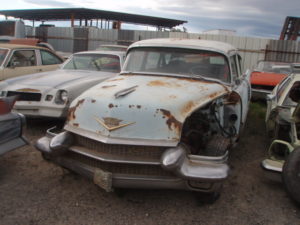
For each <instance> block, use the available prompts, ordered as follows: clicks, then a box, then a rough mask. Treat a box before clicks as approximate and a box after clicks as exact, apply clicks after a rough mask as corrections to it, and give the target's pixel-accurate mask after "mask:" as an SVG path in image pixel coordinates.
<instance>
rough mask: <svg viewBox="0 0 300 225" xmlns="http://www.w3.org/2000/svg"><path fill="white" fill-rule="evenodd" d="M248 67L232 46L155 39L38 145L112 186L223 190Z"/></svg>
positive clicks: (132, 51)
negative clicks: (61, 129)
mask: <svg viewBox="0 0 300 225" xmlns="http://www.w3.org/2000/svg"><path fill="white" fill-rule="evenodd" d="M249 77H250V73H246V74H243V73H242V70H241V57H240V55H239V53H238V51H237V49H236V48H234V47H233V46H232V45H229V44H226V43H222V42H215V41H207V40H198V39H195V40H192V39H168V38H166V39H149V40H144V41H139V42H136V43H135V44H133V45H131V46H130V47H129V48H128V51H127V56H126V62H125V64H124V66H123V69H122V71H121V73H120V74H119V75H118V76H116V77H114V78H111V79H108V80H105V81H104V82H102V83H100V84H98V85H96V86H94V87H92V88H90V89H88V90H87V91H85V92H83V93H82V94H81V95H80V96H78V97H77V98H76V99H75V100H74V101H73V102H72V104H71V106H70V109H69V114H68V118H67V122H66V124H65V127H64V130H63V131H61V132H54V131H53V130H52V129H49V130H48V132H47V136H45V137H43V138H41V139H39V140H38V142H37V143H36V148H37V149H38V150H39V151H41V152H42V154H43V155H44V156H45V155H46V156H47V158H48V159H50V160H52V161H53V162H55V163H57V164H59V165H61V166H63V167H65V168H68V169H70V170H73V171H75V172H77V173H79V174H81V175H84V176H86V177H88V178H90V179H92V180H93V181H94V183H95V184H97V185H98V186H99V187H101V188H103V189H104V190H106V191H111V190H112V189H113V188H168V189H185V190H191V191H198V192H206V193H210V194H211V195H212V197H213V196H217V194H216V193H218V192H219V190H220V186H221V183H222V181H223V180H224V179H226V178H227V176H228V173H229V166H228V164H227V159H228V151H229V149H230V148H231V147H232V146H233V145H234V144H235V143H236V141H237V140H238V137H239V135H240V131H241V129H242V127H243V125H244V124H245V120H246V115H247V111H248V106H249V100H250V97H251V90H250V82H249Z"/></svg>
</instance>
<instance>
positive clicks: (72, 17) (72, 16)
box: [71, 13, 74, 27]
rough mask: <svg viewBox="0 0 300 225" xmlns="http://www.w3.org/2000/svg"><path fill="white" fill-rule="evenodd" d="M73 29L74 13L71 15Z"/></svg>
mask: <svg viewBox="0 0 300 225" xmlns="http://www.w3.org/2000/svg"><path fill="white" fill-rule="evenodd" d="M71 27H74V13H72V14H71Z"/></svg>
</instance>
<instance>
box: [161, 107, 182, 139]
mask: <svg viewBox="0 0 300 225" xmlns="http://www.w3.org/2000/svg"><path fill="white" fill-rule="evenodd" d="M159 110H160V111H161V112H162V114H163V115H164V117H166V118H167V125H168V127H169V130H173V129H175V130H176V131H177V132H178V133H180V131H181V128H182V123H181V122H179V121H178V120H177V119H176V118H175V117H174V116H173V115H172V114H171V112H170V111H168V110H165V109H159Z"/></svg>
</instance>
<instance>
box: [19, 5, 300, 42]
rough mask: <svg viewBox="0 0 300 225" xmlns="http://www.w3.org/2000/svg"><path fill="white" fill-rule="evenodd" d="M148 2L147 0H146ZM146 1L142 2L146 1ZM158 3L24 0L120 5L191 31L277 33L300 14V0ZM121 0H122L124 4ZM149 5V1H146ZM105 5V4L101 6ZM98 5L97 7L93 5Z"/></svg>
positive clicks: (254, 34) (249, 33) (247, 33)
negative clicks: (180, 22) (176, 21)
mask: <svg viewBox="0 0 300 225" xmlns="http://www.w3.org/2000/svg"><path fill="white" fill-rule="evenodd" d="M144 1H145V2H147V0H144ZM144 1H143V2H144ZM152 1H153V2H154V3H156V4H154V5H155V7H151V6H152V4H149V5H150V6H149V8H144V7H143V5H144V4H142V3H141V4H135V3H136V1H133V0H127V3H126V4H125V3H124V2H123V1H122V2H121V0H113V1H112V2H109V3H108V2H107V1H106V0H98V1H96V0H87V1H80V0H74V2H70V1H68V2H63V1H62V2H61V1H57V0H24V2H27V3H31V4H35V5H37V6H38V7H43V8H45V7H87V8H88V7H94V6H96V7H97V8H98V9H103V10H109V7H110V5H112V4H114V5H118V4H117V3H119V2H120V7H118V9H117V10H112V11H119V12H127V13H135V14H142V15H150V16H158V17H165V18H172V19H179V20H186V21H188V23H187V24H184V26H185V27H186V28H187V29H188V31H189V32H195V33H197V32H201V31H203V30H210V29H230V30H236V31H237V33H238V34H240V35H245V36H246V35H250V36H262V37H275V38H277V37H278V36H279V34H280V32H281V28H282V26H283V22H284V20H285V17H286V16H299V12H300V4H299V0H285V1H282V0H247V1H241V0H214V1H211V0H152ZM121 3H122V4H121ZM146 5H147V4H146ZM101 7H102V8H101ZM94 8H95V7H94Z"/></svg>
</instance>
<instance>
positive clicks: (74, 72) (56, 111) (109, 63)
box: [0, 51, 125, 118]
mask: <svg viewBox="0 0 300 225" xmlns="http://www.w3.org/2000/svg"><path fill="white" fill-rule="evenodd" d="M124 58H125V53H124V52H117V51H113V52H109V51H105V52H104V51H88V52H79V53H76V54H74V55H73V56H72V57H71V58H70V59H69V60H67V61H66V62H65V63H64V64H63V66H62V68H61V69H58V70H55V71H50V72H44V73H36V74H31V75H26V76H22V77H18V78H14V79H8V80H6V81H3V82H0V96H18V99H17V102H16V104H15V106H14V111H16V112H19V113H22V114H24V115H25V116H31V117H54V118H65V117H66V116H67V111H68V108H69V105H70V103H71V102H72V101H73V99H75V98H76V97H77V96H78V95H80V94H81V93H82V92H83V91H85V90H86V89H88V88H90V87H92V86H94V85H96V84H98V83H100V82H101V81H103V80H105V79H108V78H111V77H114V76H116V75H117V74H118V73H119V72H120V70H121V67H122V64H123V62H124Z"/></svg>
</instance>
